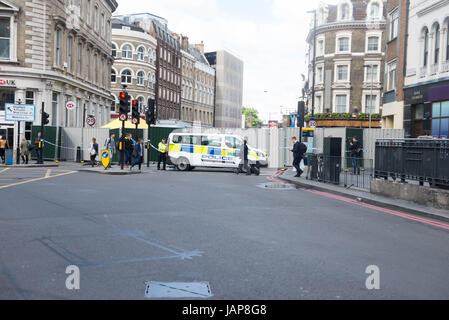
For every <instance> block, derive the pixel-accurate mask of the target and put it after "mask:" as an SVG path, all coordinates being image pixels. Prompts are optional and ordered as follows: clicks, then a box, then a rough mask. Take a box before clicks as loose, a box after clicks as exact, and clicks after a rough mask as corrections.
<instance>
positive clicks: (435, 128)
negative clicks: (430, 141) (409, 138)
mask: <svg viewBox="0 0 449 320" xmlns="http://www.w3.org/2000/svg"><path fill="white" fill-rule="evenodd" d="M432 136H433V137H435V138H442V139H447V138H449V101H442V102H435V103H434V104H433V105H432Z"/></svg>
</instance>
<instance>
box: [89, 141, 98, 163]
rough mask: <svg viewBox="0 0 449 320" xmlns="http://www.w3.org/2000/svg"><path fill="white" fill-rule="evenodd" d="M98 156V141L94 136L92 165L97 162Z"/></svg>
mask: <svg viewBox="0 0 449 320" xmlns="http://www.w3.org/2000/svg"><path fill="white" fill-rule="evenodd" d="M97 156H98V143H97V139H95V138H92V143H91V144H90V164H91V165H92V167H94V166H95V164H96V163H97V161H96V159H97Z"/></svg>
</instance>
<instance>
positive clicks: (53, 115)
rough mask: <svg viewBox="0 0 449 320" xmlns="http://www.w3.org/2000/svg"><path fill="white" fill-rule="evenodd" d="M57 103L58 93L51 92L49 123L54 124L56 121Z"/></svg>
mask: <svg viewBox="0 0 449 320" xmlns="http://www.w3.org/2000/svg"><path fill="white" fill-rule="evenodd" d="M58 105H59V93H57V92H53V94H52V103H51V125H52V126H56V125H57V123H56V121H57V118H56V115H57V112H58Z"/></svg>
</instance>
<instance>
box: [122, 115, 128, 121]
mask: <svg viewBox="0 0 449 320" xmlns="http://www.w3.org/2000/svg"><path fill="white" fill-rule="evenodd" d="M126 119H128V116H127V115H126V114H121V115H120V120H121V121H126Z"/></svg>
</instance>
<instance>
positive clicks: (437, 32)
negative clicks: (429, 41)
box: [433, 24, 440, 64]
mask: <svg viewBox="0 0 449 320" xmlns="http://www.w3.org/2000/svg"><path fill="white" fill-rule="evenodd" d="M439 57H440V26H439V25H438V24H437V25H436V27H435V56H434V59H433V63H434V64H438V59H439Z"/></svg>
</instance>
